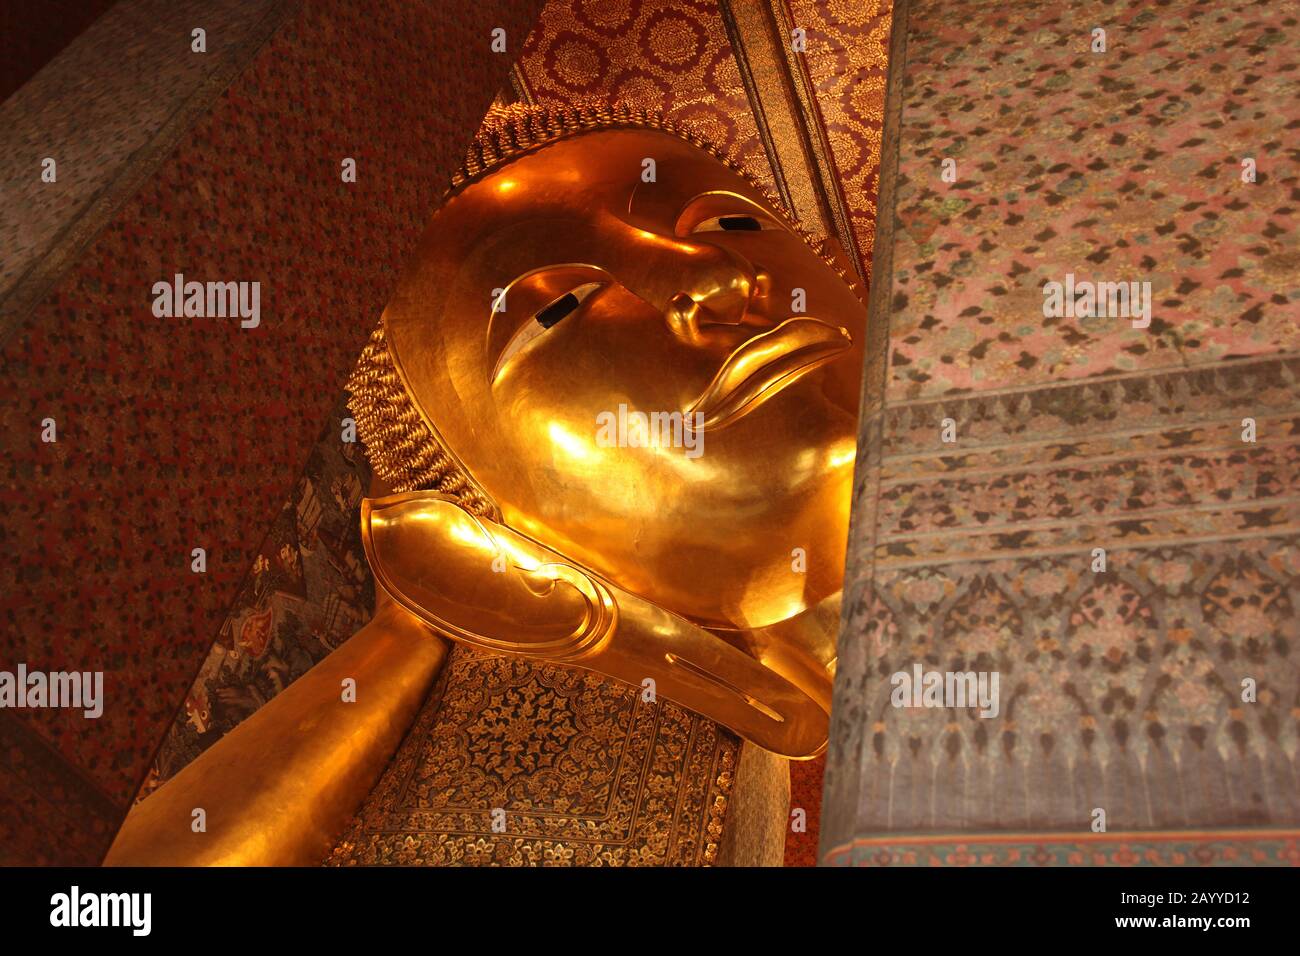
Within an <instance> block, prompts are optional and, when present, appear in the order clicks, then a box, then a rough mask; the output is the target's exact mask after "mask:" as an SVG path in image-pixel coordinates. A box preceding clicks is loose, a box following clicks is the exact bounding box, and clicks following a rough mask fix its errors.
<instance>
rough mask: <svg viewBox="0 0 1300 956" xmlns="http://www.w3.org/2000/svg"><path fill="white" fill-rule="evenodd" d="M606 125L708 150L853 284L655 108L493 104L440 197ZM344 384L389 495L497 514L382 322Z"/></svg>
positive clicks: (773, 201) (730, 159)
mask: <svg viewBox="0 0 1300 956" xmlns="http://www.w3.org/2000/svg"><path fill="white" fill-rule="evenodd" d="M606 129H653V130H659V131H660V132H664V133H668V134H670V135H672V136H676V137H677V138H678V139H681V140H684V141H686V142H687V143H690V144H691V145H692V146H695V147H696V148H698V149H701V150H703V151H704V152H706V153H708V154H710V155H711V156H713V157H714V158H715V159H717V160H718V161H719V162H721V163H722V164H723V165H724V166H726V167H728V168H729V169H731V170H732V171H734V172H735V173H737V174H738V175H740V176H742V177H744V178H745V179H746V180H747V181H748V182H749V183H750V185H751V186H753V188H754V189H755V190H756V191H757V192H758V193H759V194H760V195H761V196H763V197H764V199H766V200H767V203H768V205H769V206H771V207H772V209H773V210H774V211H776V212H777V213H778V215H780V217H781V218H782V220H783V221H784V223H785V225H786V226H788V227H789V229H790V231H791V232H793V233H795V234H796V235H798V236H800V237H801V238H803V240H804V241H805V242H807V243H808V245H809V246H811V247H812V249H813V250H814V251H815V252H816V253H817V254H818V255H819V256H820V257H821V258H822V259H823V260H824V261H825V262H826V264H827V265H828V266H830V267H831V269H833V270H834V271H835V273H836V274H837V275H839V276H840V278H841V279H842V280H843V281H844V282H845V284H846V285H848V286H849V287H850V288H853V289H856V287H855V285H854V283H853V280H852V279H850V278H849V276H848V274H847V273H846V272H845V271H844V270H843V269H842V268H841V267H840V266H839V264H838V263H836V262H835V261H834V260H833V259H832V258H831V257H830V256H829V255H828V254H827V252H826V242H825V240H824V239H823V240H819V239H817V238H816V237H814V236H813V235H812V234H810V233H809V232H808V231H807V230H805V229H804V228H803V227H802V226H800V225H799V223H798V221H797V220H796V219H795V217H794V216H793V215H792V214H791V212H790V210H789V209H787V208H786V206H785V204H784V203H783V202H782V201H781V200H780V199H779V198H778V197H777V196H776V195H775V194H774V193H773V192H772V191H771V190H770V189H769V188H768V187H767V186H765V185H763V184H762V183H761V182H759V181H758V180H757V179H755V178H754V176H753V175H751V174H750V173H749V172H748V171H747V170H746V169H745V168H744V166H742V165H741V163H740V162H739V161H738V160H737V159H736V157H734V156H732V155H731V154H729V153H727V152H724V151H723V150H720V149H718V148H717V147H715V146H713V145H712V144H710V143H708V142H706V141H705V140H704V139H702V138H701V137H700V136H698V135H697V134H696V133H694V132H692V131H690V130H688V129H686V128H685V127H683V126H681V125H680V124H678V123H676V122H674V121H673V120H670V119H668V118H666V117H665V116H664V115H663V114H662V113H660V112H658V111H657V110H647V109H634V108H631V107H628V106H607V107H600V106H593V105H576V106H566V107H542V106H524V105H522V104H513V105H511V106H506V107H493V109H492V110H491V111H489V113H488V115H487V117H486V118H485V119H484V121H483V124H482V126H480V127H479V130H478V132H477V134H475V136H474V140H473V142H472V143H471V144H470V146H469V150H468V151H467V153H466V156H465V160H464V162H463V163H462V164H461V165H460V168H459V169H457V170H456V172H455V173H453V174H452V177H451V187H450V188H449V189H448V190H447V192H446V194H445V195H444V196H443V203H446V201H447V200H449V199H450V198H452V197H453V196H455V195H456V194H457V193H459V192H460V191H461V190H463V189H465V188H466V187H467V186H469V185H470V184H472V183H474V182H477V181H478V180H480V179H482V178H484V177H485V176H488V175H490V174H491V173H492V172H494V171H495V170H496V169H498V168H499V167H501V166H504V165H505V164H506V163H508V162H510V161H512V160H515V159H518V158H519V157H520V156H523V155H524V154H526V153H529V152H532V151H534V150H537V149H541V148H542V147H544V146H547V145H549V144H551V143H554V142H557V141H559V140H562V139H566V138H568V137H570V136H576V135H579V134H582V133H588V132H593V131H596V130H606ZM346 387H347V390H348V392H350V393H351V397H350V399H349V401H348V407H349V409H350V410H351V412H352V415H353V418H354V419H355V420H356V423H357V431H358V433H359V434H360V435H361V440H362V442H363V443H364V444H365V447H366V453H367V457H368V458H369V461H370V465H371V467H372V468H373V469H374V470H375V473H376V474H377V475H379V477H380V478H381V479H383V480H384V481H385V482H386V483H387V484H388V485H390V486H391V487H392V489H393V490H394V491H395V492H404V491H422V490H433V491H438V492H440V493H442V494H445V495H447V496H448V497H450V498H452V499H454V500H455V501H456V502H457V503H459V504H460V505H461V507H463V508H465V510H467V511H469V512H471V513H472V514H475V515H478V516H479V517H487V518H493V519H499V518H500V511H499V509H498V508H497V506H496V504H495V503H494V502H493V501H492V500H491V498H490V497H489V496H488V495H487V493H486V492H484V491H483V489H482V488H480V487H479V486H478V484H477V483H476V482H475V481H474V479H473V477H472V476H471V475H470V474H469V473H468V472H467V471H466V469H465V468H464V466H462V465H461V464H460V461H459V459H458V458H457V457H456V455H455V454H454V453H453V452H452V450H451V449H450V448H448V447H447V445H446V443H445V442H444V441H443V439H442V438H441V436H439V435H438V434H437V431H436V428H434V427H433V425H432V424H431V421H430V419H432V418H434V417H436V411H437V410H436V409H425V410H424V412H425V414H424V415H422V414H421V410H420V409H419V408H418V407H417V406H416V404H415V401H414V400H413V399H412V397H411V396H410V395H409V394H408V392H407V390H406V387H405V386H404V385H403V383H402V379H401V377H400V375H399V374H398V371H397V367H396V365H395V364H394V362H393V357H392V354H391V352H390V351H389V347H388V341H387V338H386V336H385V334H384V323H383V321H382V319H381V320H380V322H379V325H378V327H377V328H376V329H375V330H374V332H372V333H371V336H370V341H369V342H367V343H366V346H365V348H364V349H362V351H361V356H360V358H359V359H358V361H357V365H356V367H355V368H354V369H353V371H352V375H351V376H350V377H349V379H348V382H347V386H346Z"/></svg>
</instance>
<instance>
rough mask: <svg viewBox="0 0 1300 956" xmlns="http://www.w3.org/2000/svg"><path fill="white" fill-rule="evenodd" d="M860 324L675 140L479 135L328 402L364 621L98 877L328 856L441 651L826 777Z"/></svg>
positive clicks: (578, 129) (779, 220)
mask: <svg viewBox="0 0 1300 956" xmlns="http://www.w3.org/2000/svg"><path fill="white" fill-rule="evenodd" d="M865 327H866V312H865V309H864V308H863V306H862V303H861V301H860V300H859V299H858V297H857V295H856V293H855V291H854V289H853V288H852V286H851V285H850V284H849V282H848V281H847V279H846V278H845V276H844V273H843V272H842V271H841V270H839V269H838V268H837V267H836V266H835V264H834V262H833V260H831V259H830V258H829V257H827V256H826V255H824V254H823V252H822V251H821V247H819V246H818V245H817V244H816V243H815V242H814V241H813V239H812V237H810V236H808V235H807V234H806V233H804V232H803V231H802V230H801V229H800V228H799V227H798V226H797V224H796V223H794V222H793V220H792V219H791V218H790V216H789V215H788V214H787V213H785V212H784V211H783V210H782V208H781V206H780V204H779V202H777V201H776V200H775V199H773V198H772V197H771V196H770V195H768V194H767V192H766V191H765V190H764V189H763V188H762V187H760V186H758V185H757V184H756V183H755V182H754V181H752V180H751V179H750V178H749V177H747V176H746V175H745V174H744V173H743V172H742V171H741V170H740V167H739V166H738V165H737V164H735V163H734V162H731V161H730V160H728V159H727V158H726V157H725V156H723V155H722V154H720V153H718V152H717V151H716V150H714V149H712V148H711V147H709V146H707V145H705V144H704V143H702V142H701V141H700V140H698V139H697V138H695V137H694V136H693V135H691V134H689V133H687V132H685V131H683V130H682V129H680V128H679V127H677V126H675V125H674V124H672V123H671V122H669V121H667V120H664V119H662V118H661V117H659V116H657V115H656V114H653V113H647V112H644V111H631V110H624V109H618V110H605V111H597V110H589V109H573V110H561V111H554V110H543V109H539V108H522V107H519V108H511V109H509V110H505V111H501V112H500V113H498V114H497V115H495V116H494V117H492V118H490V120H489V121H488V122H487V123H486V124H485V126H484V128H483V129H482V130H480V132H479V134H478V137H477V139H476V141H475V144H474V146H473V147H472V149H471V152H470V156H469V158H468V160H467V162H466V164H465V166H463V167H462V169H461V170H460V171H459V172H458V173H457V175H456V176H455V178H454V180H453V186H452V188H451V190H450V191H449V193H448V195H447V197H446V198H445V200H444V202H443V204H442V205H441V207H440V208H439V209H438V210H437V212H436V213H435V214H434V215H433V217H432V219H431V220H430V222H429V224H428V227H427V229H426V230H425V232H424V234H423V237H422V238H421V240H420V242H419V244H418V247H417V248H416V250H415V252H414V254H413V255H412V258H411V260H410V262H409V263H408V265H407V267H406V269H405V271H404V273H403V275H402V277H401V279H400V281H399V284H398V288H397V290H396V293H395V294H394V296H393V298H392V300H391V302H390V303H389V305H388V307H387V308H386V309H385V311H384V314H383V316H382V319H381V322H380V324H379V327H378V328H377V329H376V330H375V332H374V334H373V335H372V336H371V339H370V341H369V343H368V344H367V346H366V348H365V350H364V351H363V353H362V356H361V359H360V361H359V363H358V365H357V368H356V370H355V371H354V373H353V375H352V377H351V380H350V381H349V383H348V388H349V391H350V392H351V394H352V402H351V407H352V410H353V414H354V416H355V419H356V422H357V428H358V432H359V434H360V437H361V438H362V440H363V442H364V444H365V448H366V451H367V454H368V456H369V460H370V462H371V465H372V467H373V470H374V474H375V481H374V484H373V486H372V488H371V497H369V498H367V499H366V500H365V501H364V502H363V505H362V514H361V521H362V538H363V541H364V543H365V549H366V557H367V559H368V560H369V563H370V567H371V570H372V571H373V573H374V576H375V581H376V585H377V587H376V593H377V609H376V614H375V617H374V619H373V621H372V622H371V623H370V624H369V625H367V626H366V627H365V628H363V629H362V631H360V632H358V633H357V634H356V635H354V636H353V637H352V638H351V639H349V640H348V641H347V642H345V643H344V644H343V645H342V646H341V647H340V648H339V649H338V650H337V651H335V652H334V653H333V654H331V655H330V657H328V658H327V659H326V660H324V661H323V662H321V664H319V665H317V666H316V667H315V668H313V669H312V670H311V671H310V672H308V674H306V675H304V676H303V677H302V678H300V679H299V680H298V681H297V682H295V683H294V684H293V685H291V686H290V687H289V688H288V689H287V690H286V691H284V692H283V693H282V694H280V695H279V696H278V697H276V698H275V699H273V700H272V701H271V702H270V703H268V704H267V705H266V706H265V707H263V708H262V709H261V710H259V711H258V712H257V713H256V714H254V715H253V716H252V717H250V718H249V719H248V720H247V721H245V722H244V723H243V724H241V725H240V726H239V727H237V728H236V729H235V730H234V731H232V732H231V733H230V734H228V735H227V736H226V737H225V738H223V739H222V740H221V741H219V742H218V743H217V744H215V745H214V746H213V747H211V748H210V749H209V750H208V751H206V752H205V753H204V754H203V755H202V756H200V757H199V758H198V759H197V760H195V761H194V762H193V763H192V764H191V765H190V766H189V767H187V768H186V769H185V770H184V771H182V772H181V773H180V774H179V775H177V776H176V777H175V778H173V779H172V780H171V781H169V782H168V783H167V784H166V785H164V786H163V787H162V788H160V789H159V790H158V791H157V792H156V793H154V794H153V795H152V796H150V797H149V798H148V799H146V800H145V801H143V802H142V803H141V804H139V805H138V806H137V808H136V809H135V810H134V811H133V812H132V813H131V815H130V816H129V817H128V820H127V822H126V824H125V825H124V827H123V830H122V832H121V833H120V834H119V837H118V840H117V842H116V843H115V845H114V847H113V849H112V851H111V852H110V855H109V862H110V863H311V862H317V861H319V860H320V859H321V857H322V856H323V855H324V853H325V852H326V851H327V850H328V848H329V846H330V845H331V842H330V841H331V840H333V839H334V838H335V837H337V835H338V833H339V831H340V830H341V829H342V827H343V825H344V824H345V823H346V821H347V819H348V817H349V816H350V814H352V813H353V812H355V810H356V807H357V805H358V804H359V803H360V802H361V800H362V799H363V798H364V797H365V794H366V792H367V789H368V788H369V787H370V786H373V784H374V781H375V779H376V777H377V776H378V774H379V772H380V771H381V770H382V768H383V766H384V764H385V762H386V761H387V760H388V759H389V758H391V756H392V753H393V750H394V749H395V747H396V746H397V743H398V741H400V739H401V736H402V734H403V733H404V732H405V730H406V728H407V727H408V726H409V725H410V722H411V720H412V719H413V715H414V713H415V710H416V709H417V708H418V706H419V702H420V697H421V695H422V694H423V692H424V690H426V689H427V687H428V676H429V675H430V674H431V673H433V672H436V670H437V668H438V666H439V665H440V664H441V660H442V657H443V656H444V655H445V649H444V645H443V644H442V642H440V641H438V640H437V639H436V638H435V637H433V635H431V634H430V633H429V632H430V631H433V632H435V633H436V634H438V635H442V636H444V637H447V638H450V639H452V640H454V641H459V642H463V643H466V644H470V645H473V646H475V647H478V648H481V649H484V650H488V651H492V652H496V653H504V654H511V655H520V656H524V657H528V658H532V659H536V660H541V661H546V662H551V663H554V664H559V665H562V666H572V667H580V668H586V669H589V670H592V671H595V672H597V673H600V674H603V675H605V676H607V677H610V678H614V679H616V680H618V681H622V682H625V683H627V684H630V685H632V686H633V687H637V688H644V689H646V690H647V692H652V693H653V694H658V695H662V696H664V697H666V698H668V699H670V700H673V701H675V702H677V703H679V704H681V705H683V706H685V707H687V708H689V709H691V710H693V711H695V712H696V713H699V714H701V715H703V716H705V717H707V718H709V719H711V720H713V721H715V722H717V723H718V724H721V725H723V726H725V727H727V728H730V729H731V730H733V731H735V732H736V733H737V734H739V735H740V736H741V737H743V738H745V739H746V740H748V741H750V742H752V743H754V744H756V745H758V746H759V747H762V748H764V749H765V750H768V751H771V752H772V753H775V754H779V755H781V756H784V757H788V758H793V759H800V758H809V757H813V756H816V755H818V754H819V753H821V752H822V751H823V750H824V749H825V746H826V739H827V726H828V715H829V711H830V702H831V682H832V677H833V672H834V666H835V632H836V629H837V627H838V621H839V594H840V588H841V583H842V578H843V568H844V552H845V545H846V539H847V524H848V513H849V502H850V496H851V483H852V475H853V466H854V459H855V452H856V444H857V418H858V402H859V389H860V380H861V373H862V366H863V341H864V337H865V334H864V333H865ZM349 679H351V680H353V681H354V682H355V683H354V686H355V688H356V699H355V702H353V703H347V704H340V703H339V697H340V695H339V686H340V683H341V682H345V681H346V680H349ZM196 807H204V808H205V814H206V815H207V817H208V819H209V821H210V826H209V829H208V832H207V833H205V834H204V839H202V840H198V841H195V840H190V839H184V838H182V837H181V835H180V834H189V832H190V830H191V828H190V826H189V821H190V819H191V816H192V813H193V809H194V808H196ZM177 828H180V830H179V833H178V830H177Z"/></svg>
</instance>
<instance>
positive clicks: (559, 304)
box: [537, 292, 579, 329]
mask: <svg viewBox="0 0 1300 956" xmlns="http://www.w3.org/2000/svg"><path fill="white" fill-rule="evenodd" d="M578 305H579V303H578V297H577V296H576V295H574V294H573V293H572V292H570V293H568V294H567V295H563V296H561V297H560V298H558V299H556V300H555V301H554V302H552V303H551V304H550V305H548V306H547V307H546V308H544V309H542V311H540V312H538V313H537V321H538V323H540V325H541V326H542V328H544V329H549V328H550V327H551V326H552V325H554V324H555V323H556V322H559V321H560V319H562V318H564V317H565V316H566V315H568V314H569V313H570V312H572V311H573V310H574V309H576V308H577V307H578Z"/></svg>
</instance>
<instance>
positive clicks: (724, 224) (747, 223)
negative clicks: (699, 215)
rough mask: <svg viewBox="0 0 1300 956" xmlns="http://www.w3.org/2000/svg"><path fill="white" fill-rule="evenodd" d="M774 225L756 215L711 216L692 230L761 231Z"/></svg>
mask: <svg viewBox="0 0 1300 956" xmlns="http://www.w3.org/2000/svg"><path fill="white" fill-rule="evenodd" d="M773 228H775V226H774V225H773V224H771V223H768V222H764V221H763V220H762V219H759V218H758V217H757V216H745V215H735V216H713V217H712V218H710V219H705V220H704V221H703V222H701V223H700V224H699V225H697V226H696V227H695V228H694V229H692V230H691V231H692V232H761V231H762V230H763V229H773Z"/></svg>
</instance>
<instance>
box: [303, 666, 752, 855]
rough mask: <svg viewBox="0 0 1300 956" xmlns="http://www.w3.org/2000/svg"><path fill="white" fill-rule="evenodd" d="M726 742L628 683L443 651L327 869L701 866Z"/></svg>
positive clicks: (718, 800) (714, 817)
mask: <svg viewBox="0 0 1300 956" xmlns="http://www.w3.org/2000/svg"><path fill="white" fill-rule="evenodd" d="M738 750H739V741H738V740H736V738H735V737H734V736H732V735H731V734H729V733H727V732H726V731H723V730H719V729H718V728H717V727H716V726H715V725H714V724H712V723H711V722H709V721H707V720H704V719H703V718H701V717H697V716H695V715H694V714H692V713H690V712H689V711H687V710H684V709H682V708H681V707H678V706H677V705H675V704H672V703H670V702H669V701H666V700H660V701H659V702H657V703H655V704H646V703H644V702H643V701H642V700H641V698H640V692H639V690H638V689H637V688H633V687H628V686H625V685H622V684H618V683H616V682H614V681H609V680H605V679H603V678H600V677H598V676H596V675H593V674H590V673H588V672H585V671H581V670H577V669H575V668H562V667H552V666H546V665H539V664H535V663H532V662H530V661H524V660H520V659H517V658H509V657H501V656H495V655H488V654H482V653H479V652H476V651H472V650H470V649H468V648H465V647H461V646H457V647H456V648H455V649H454V650H453V651H452V654H451V656H450V658H449V660H448V663H447V664H446V665H445V666H444V668H443V672H442V674H441V675H440V677H439V679H438V683H437V685H436V686H435V688H434V691H433V693H432V694H431V695H430V698H429V702H428V703H427V704H426V705H425V707H424V710H423V711H422V712H421V714H420V716H419V718H418V719H417V720H416V723H415V726H414V727H413V728H412V729H411V731H410V733H409V734H408V735H407V738H406V740H405V741H404V742H403V744H402V746H401V748H400V749H399V750H398V753H397V756H396V757H395V758H394V760H393V763H392V764H391V765H390V767H389V768H388V770H387V771H385V773H384V776H383V778H382V779H381V780H380V782H379V785H378V786H377V787H376V788H375V790H374V792H373V793H372V794H371V796H370V798H369V799H368V800H367V802H366V804H365V805H364V806H363V807H362V809H361V811H360V812H359V813H358V815H357V818H356V820H355V821H354V823H353V824H352V826H351V828H350V829H349V831H348V832H347V833H346V834H345V835H344V837H343V839H342V840H341V841H340V843H339V845H338V847H337V848H336V849H335V850H334V852H333V854H332V855H331V856H330V858H329V860H328V861H327V862H328V863H329V864H330V865H335V866H356V865H361V866H377V865H424V866H437V865H449V864H455V865H463V866H700V865H704V864H708V863H712V862H713V861H714V859H715V857H716V854H717V848H718V841H719V839H720V837H721V835H722V823H723V818H724V815H725V812H726V805H727V796H728V794H729V792H730V788H731V782H732V775H733V774H734V772H735V767H736V760H737V755H738ZM494 810H495V811H502V812H503V815H501V814H498V815H496V820H497V826H496V828H495V829H494V826H493V823H494Z"/></svg>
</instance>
